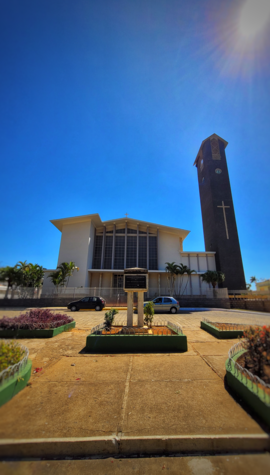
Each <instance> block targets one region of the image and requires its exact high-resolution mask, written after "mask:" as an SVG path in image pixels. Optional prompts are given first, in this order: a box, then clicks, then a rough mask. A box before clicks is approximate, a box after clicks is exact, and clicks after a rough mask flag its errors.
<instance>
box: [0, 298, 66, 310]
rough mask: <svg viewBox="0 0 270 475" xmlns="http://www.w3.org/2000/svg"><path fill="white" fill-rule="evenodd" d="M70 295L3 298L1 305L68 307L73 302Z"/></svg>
mask: <svg viewBox="0 0 270 475" xmlns="http://www.w3.org/2000/svg"><path fill="white" fill-rule="evenodd" d="M72 300H74V299H72V298H70V297H62V298H53V297H52V298H41V299H1V300H0V307H2V308H3V307H6V308H13V307H14V308H15V307H24V308H40V307H66V306H67V304H68V303H69V302H72Z"/></svg>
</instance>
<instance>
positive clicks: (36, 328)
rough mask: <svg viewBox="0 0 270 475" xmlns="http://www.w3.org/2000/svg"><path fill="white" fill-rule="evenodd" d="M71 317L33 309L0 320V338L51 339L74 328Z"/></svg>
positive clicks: (46, 310)
mask: <svg viewBox="0 0 270 475" xmlns="http://www.w3.org/2000/svg"><path fill="white" fill-rule="evenodd" d="M75 324H76V323H75V321H74V320H73V318H72V317H69V316H67V315H64V314H61V313H53V312H52V311H51V310H48V309H40V308H37V309H33V310H30V311H29V312H27V313H25V314H21V315H19V316H18V317H14V318H7V317H3V318H2V319H1V320H0V338H52V337H54V336H56V335H58V334H59V333H62V332H64V331H68V330H70V329H71V328H74V327H75Z"/></svg>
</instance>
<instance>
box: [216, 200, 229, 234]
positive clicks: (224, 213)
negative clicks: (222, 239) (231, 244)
mask: <svg viewBox="0 0 270 475" xmlns="http://www.w3.org/2000/svg"><path fill="white" fill-rule="evenodd" d="M218 208H222V209H223V216H224V223H225V229H226V236H227V239H229V232H228V225H227V219H226V211H225V208H230V206H225V205H224V201H222V206H218Z"/></svg>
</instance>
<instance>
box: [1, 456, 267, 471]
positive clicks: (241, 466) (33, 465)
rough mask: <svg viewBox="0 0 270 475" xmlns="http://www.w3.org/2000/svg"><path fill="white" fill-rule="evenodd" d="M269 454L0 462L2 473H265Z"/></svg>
mask: <svg viewBox="0 0 270 475" xmlns="http://www.w3.org/2000/svg"><path fill="white" fill-rule="evenodd" d="M269 469H270V455H269V454H260V455H256V454H252V455H225V456H221V455H218V456H215V457H214V456H205V457H200V456H198V457H158V458H155V457H154V458H126V459H115V458H111V457H110V458H107V459H104V460H59V461H57V460H46V461H33V462H29V461H28V462H2V463H0V471H1V474H2V475H33V474H38V475H61V474H65V475H89V474H91V475H101V474H102V475H106V474H111V475H118V474H119V475H120V474H121V475H123V474H124V475H131V474H132V475H157V474H164V473H165V474H166V473H169V474H170V475H181V474H183V475H239V474H245V475H254V474H255V473H257V474H259V475H268V474H269Z"/></svg>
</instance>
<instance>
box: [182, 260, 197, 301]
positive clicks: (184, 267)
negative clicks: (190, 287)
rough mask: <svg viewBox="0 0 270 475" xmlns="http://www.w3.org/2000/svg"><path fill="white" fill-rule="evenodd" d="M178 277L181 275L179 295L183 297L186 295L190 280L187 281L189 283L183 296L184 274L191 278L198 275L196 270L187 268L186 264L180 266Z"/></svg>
mask: <svg viewBox="0 0 270 475" xmlns="http://www.w3.org/2000/svg"><path fill="white" fill-rule="evenodd" d="M177 274H178V275H180V279H179V286H178V294H179V295H183V294H184V293H185V290H186V288H187V284H188V279H187V282H186V285H185V288H184V290H183V292H182V294H181V289H182V285H183V276H184V274H187V276H190V275H191V274H196V271H195V270H190V269H189V267H188V266H185V265H184V264H179V266H178V272H177Z"/></svg>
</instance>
